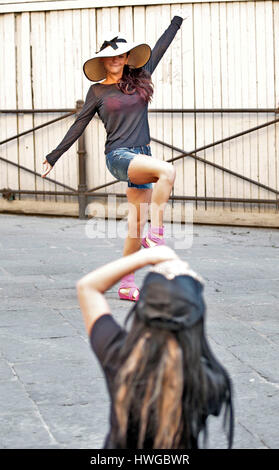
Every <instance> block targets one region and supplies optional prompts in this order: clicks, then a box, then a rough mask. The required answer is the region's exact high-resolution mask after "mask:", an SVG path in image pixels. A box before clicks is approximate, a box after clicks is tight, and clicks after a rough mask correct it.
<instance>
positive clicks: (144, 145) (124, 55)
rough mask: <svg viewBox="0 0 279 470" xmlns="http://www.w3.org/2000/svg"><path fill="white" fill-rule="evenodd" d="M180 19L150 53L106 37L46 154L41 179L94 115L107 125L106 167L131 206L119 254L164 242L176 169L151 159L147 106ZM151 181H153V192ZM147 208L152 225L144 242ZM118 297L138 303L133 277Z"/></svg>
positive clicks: (120, 39) (125, 281)
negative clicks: (77, 106)
mask: <svg viewBox="0 0 279 470" xmlns="http://www.w3.org/2000/svg"><path fill="white" fill-rule="evenodd" d="M182 21H183V19H182V18H181V17H180V16H174V17H173V19H172V21H171V23H170V25H169V27H168V28H167V29H166V31H165V32H164V33H163V35H162V36H161V37H160V39H159V40H158V41H157V42H156V44H155V47H154V48H153V50H152V51H151V49H150V47H149V45H148V44H142V43H133V42H131V41H129V40H127V39H125V38H124V37H123V34H121V35H119V36H116V37H114V38H111V37H108V40H106V41H104V43H103V45H102V47H101V49H100V51H99V52H97V53H96V54H95V55H94V57H92V58H91V59H89V60H88V61H86V62H85V64H84V66H83V70H84V73H85V75H86V76H87V78H88V79H89V80H91V81H94V82H98V81H100V80H102V79H105V80H104V81H103V82H101V83H95V84H94V85H92V86H91V87H90V88H89V91H88V93H87V96H86V100H85V103H84V106H83V108H82V110H81V112H80V114H79V115H78V117H77V119H76V120H75V122H74V123H73V125H72V126H71V127H70V129H69V131H68V132H67V134H66V135H65V137H64V139H63V140H62V142H61V143H60V144H59V145H58V147H57V148H56V149H55V150H53V151H52V152H51V153H50V154H48V155H47V156H46V160H45V161H44V164H46V165H47V168H46V171H45V172H44V173H43V174H42V177H45V176H46V175H47V174H48V173H49V172H50V170H51V169H52V168H53V166H54V164H55V163H56V161H57V160H58V159H59V158H60V157H61V155H62V154H63V153H64V152H65V151H66V150H68V149H69V148H70V147H71V145H72V144H73V143H74V142H75V141H76V140H77V139H78V137H79V136H80V135H81V134H82V132H83V131H84V129H85V127H86V126H87V124H88V123H89V121H90V120H91V119H92V118H93V116H94V115H95V113H96V112H97V113H98V115H99V116H100V118H101V120H102V121H103V123H104V125H105V129H106V132H107V139H106V144H105V154H106V165H107V168H108V169H109V171H110V172H111V174H112V175H113V176H114V177H115V178H116V179H118V180H120V181H127V182H128V188H127V192H126V194H127V199H128V202H129V207H130V209H129V212H128V234H127V237H126V240H125V244H124V250H123V255H124V256H126V255H129V254H131V253H134V252H136V251H138V250H139V249H140V247H141V244H142V245H143V246H144V247H146V248H148V247H151V246H156V245H162V244H164V243H165V242H164V225H163V213H164V208H165V205H166V203H167V201H168V199H169V196H170V193H171V190H172V187H173V184H174V180H175V168H174V166H173V165H171V164H170V163H168V162H165V161H162V160H158V159H154V158H150V157H151V148H150V134H149V125H148V118H147V108H148V103H149V102H150V101H151V98H152V94H153V85H152V82H151V75H152V73H153V72H154V70H155V68H156V66H157V65H158V63H159V61H160V59H161V58H162V57H163V55H164V53H165V51H166V50H167V48H168V46H169V45H170V43H171V42H172V40H173V38H174V37H175V35H176V33H177V31H178V29H179V28H180V26H181V23H182ZM152 183H156V184H155V187H154V189H153V190H152ZM149 204H151V210H150V218H151V224H150V227H149V230H148V234H147V236H146V237H144V238H142V235H143V229H144V225H145V223H146V220H147V217H148V207H149ZM118 294H119V297H120V298H122V299H127V300H134V301H136V300H138V298H139V290H138V288H137V286H136V285H135V282H134V273H130V274H129V275H128V276H124V277H123V278H122V279H121V283H120V287H119V290H118Z"/></svg>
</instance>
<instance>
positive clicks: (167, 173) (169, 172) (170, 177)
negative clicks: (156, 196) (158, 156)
mask: <svg viewBox="0 0 279 470" xmlns="http://www.w3.org/2000/svg"><path fill="white" fill-rule="evenodd" d="M175 176H176V170H175V167H174V166H173V165H172V164H171V163H167V164H166V166H165V168H164V171H163V172H162V174H161V176H160V177H161V178H163V179H165V180H166V181H167V182H168V183H169V184H171V185H173V183H174V181H175Z"/></svg>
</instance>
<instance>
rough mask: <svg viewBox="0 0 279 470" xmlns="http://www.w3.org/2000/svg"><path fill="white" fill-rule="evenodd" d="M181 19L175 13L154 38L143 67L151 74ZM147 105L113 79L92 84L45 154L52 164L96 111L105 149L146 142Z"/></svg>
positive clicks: (172, 37) (147, 125)
mask: <svg viewBox="0 0 279 470" xmlns="http://www.w3.org/2000/svg"><path fill="white" fill-rule="evenodd" d="M182 21H183V19H182V18H181V17H180V16H174V17H173V19H172V21H171V23H170V25H169V27H168V28H167V29H166V30H165V32H164V33H163V34H162V36H161V37H160V38H159V39H158V41H157V42H156V44H155V46H154V48H153V49H152V53H151V56H150V59H149V60H148V62H147V63H146V64H145V65H144V66H143V67H142V68H143V69H145V70H147V71H148V72H149V73H150V74H151V75H152V73H153V72H154V70H155V68H156V67H157V65H158V63H159V61H160V60H161V58H162V57H163V55H164V53H165V52H166V50H167V48H168V47H169V45H170V44H171V42H172V40H173V39H174V37H175V35H176V33H177V31H178V29H179V28H180V26H181V24H182ZM147 108H148V103H146V102H145V101H144V100H143V98H141V97H140V95H139V94H138V93H137V92H135V93H133V94H131V95H128V94H125V93H123V92H122V91H121V90H120V89H119V88H118V87H117V86H116V84H115V83H112V84H109V85H104V84H102V83H95V84H93V85H91V86H90V88H89V90H88V92H87V95H86V99H85V103H84V105H83V108H82V110H81V112H80V113H79V115H78V116H77V118H76V120H75V122H74V123H73V124H72V126H71V127H70V129H69V130H68V132H67V133H66V135H65V137H64V138H63V140H62V141H61V142H60V144H59V145H58V146H57V147H56V148H55V149H54V150H53V151H52V152H51V153H49V154H48V155H47V156H46V159H47V161H48V162H49V163H50V164H51V165H52V166H54V165H55V163H56V162H57V160H58V159H59V158H60V157H61V155H63V153H64V152H66V150H68V149H69V148H70V147H71V146H72V145H73V143H74V142H75V141H76V140H77V139H78V138H79V137H80V135H81V134H82V133H83V131H84V130H85V128H86V126H87V124H88V123H89V122H90V121H91V119H92V118H93V116H94V115H95V114H96V113H97V114H98V116H99V117H100V118H101V120H102V121H103V123H104V126H105V129H106V132H107V139H106V143H105V153H108V152H110V151H111V150H114V149H116V148H118V147H133V146H139V145H147V144H149V142H150V133H149V124H148V117H147Z"/></svg>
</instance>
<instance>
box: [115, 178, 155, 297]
mask: <svg viewBox="0 0 279 470" xmlns="http://www.w3.org/2000/svg"><path fill="white" fill-rule="evenodd" d="M126 194H127V199H128V202H129V204H131V210H129V213H128V234H127V237H126V239H125V243H124V249H123V256H127V255H130V254H132V253H135V252H136V251H138V250H140V248H141V238H142V234H143V229H144V226H145V224H146V221H147V217H148V204H149V203H150V200H151V195H152V189H144V188H129V187H128V188H127V191H126ZM135 209H136V210H135ZM120 292H122V293H123V294H128V293H129V289H128V288H127V289H120ZM137 293H138V292H137V291H135V292H134V294H133V296H134V297H136V296H137Z"/></svg>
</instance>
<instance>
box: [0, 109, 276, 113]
mask: <svg viewBox="0 0 279 470" xmlns="http://www.w3.org/2000/svg"><path fill="white" fill-rule="evenodd" d="M71 111H72V112H75V111H76V110H75V109H73V108H60V109H58V108H55V109H1V110H0V114H6V113H7V114H10V113H14V114H21V113H26V114H35V113H67V112H71ZM148 112H149V113H191V114H195V113H218V114H220V113H279V108H212V109H211V108H204V109H203V108H181V109H178V108H176V109H175V108H164V109H163V108H149V109H148Z"/></svg>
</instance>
